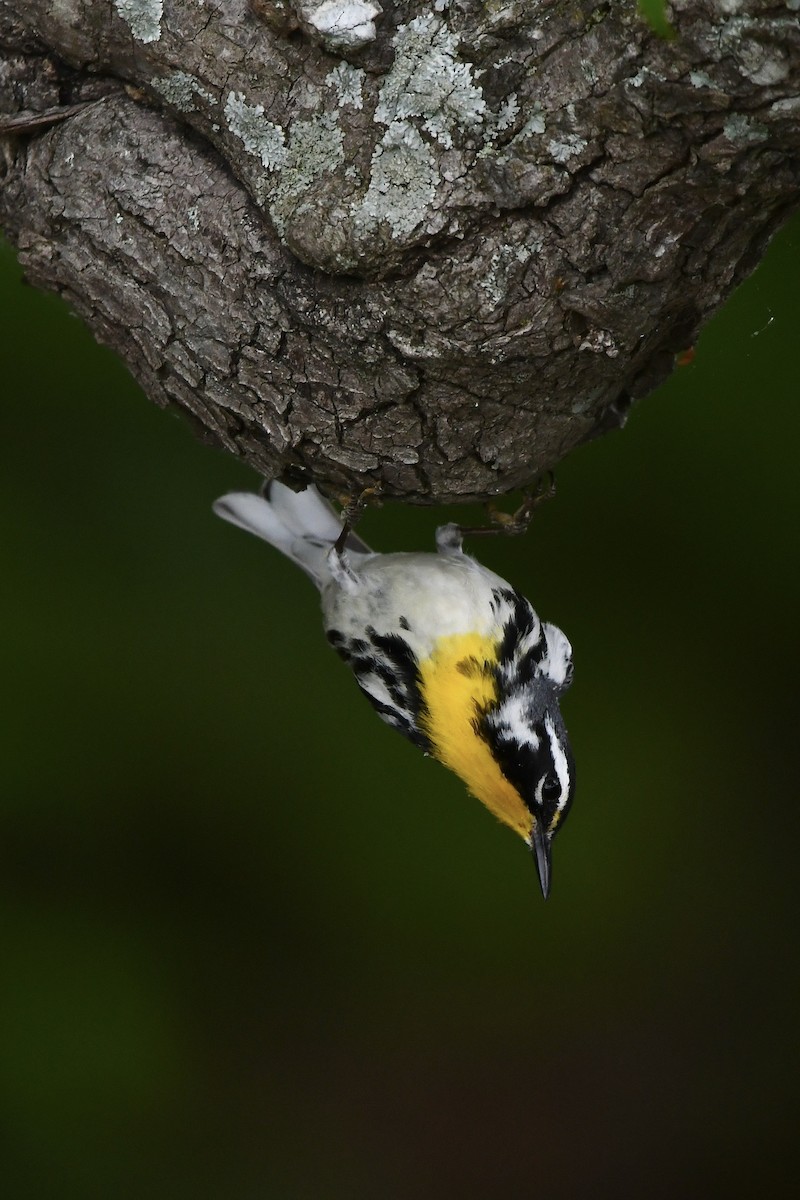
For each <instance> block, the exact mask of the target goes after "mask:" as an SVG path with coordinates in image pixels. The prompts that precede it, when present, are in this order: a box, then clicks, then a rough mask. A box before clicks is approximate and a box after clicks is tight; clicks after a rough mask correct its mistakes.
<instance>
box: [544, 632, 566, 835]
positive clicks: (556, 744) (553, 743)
mask: <svg viewBox="0 0 800 1200" xmlns="http://www.w3.org/2000/svg"><path fill="white" fill-rule="evenodd" d="M564 640H565V641H566V638H565V639H564ZM544 727H545V730H546V731H547V736H548V738H549V739H550V753H551V755H552V757H553V766H554V768H555V772H556V777H557V778H558V782H559V784H560V785H561V795H560V796H559V799H558V806H557V811H558V812H561V810H562V809H563V808H564V806H565V804H566V803H567V800H568V799H569V783H570V779H569V762H568V760H567V756H566V754H565V753H564V751H563V749H562V747H561V743H560V741H559V740H558V737H557V736H556V731H555V727H554V725H553V721H552V719H551V718H550V717H545V722H544Z"/></svg>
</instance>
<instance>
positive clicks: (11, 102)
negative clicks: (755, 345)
mask: <svg viewBox="0 0 800 1200" xmlns="http://www.w3.org/2000/svg"><path fill="white" fill-rule="evenodd" d="M799 10H800V0H786V2H785V3H769V2H767V0H674V2H673V3H672V4H671V6H669V12H670V15H671V19H672V24H673V26H674V28H675V30H676V34H677V36H676V37H675V38H674V39H673V40H670V41H665V40H662V39H660V38H659V37H657V36H656V35H655V34H654V33H653V32H652V30H651V29H650V28H649V26H648V25H647V24H646V23H645V22H644V21H643V19H642V18H641V16H640V15H639V13H638V9H637V6H636V4H635V3H633V2H632V0H615V2H613V3H599V4H598V3H596V2H593V3H589V2H588V0H538V2H536V0H527V2H523V0H508V2H502V0H497V2H495V3H491V4H486V3H483V4H479V3H477V2H475V0H433V2H428V3H421V2H419V0H397V2H396V3H394V2H391V0H383V3H382V10H381V6H380V5H378V4H375V3H361V2H345V0H342V2H341V3H333V2H332V0H326V2H325V3H321V2H307V3H289V2H288V0H252V2H251V3H247V2H246V0H219V2H215V3H214V4H210V3H204V0H113V2H101V3H98V2H94V3H90V2H89V0H58V2H55V0H27V2H26V0H0V144H2V148H3V150H4V155H3V156H2V157H0V223H2V225H3V226H4V228H5V230H6V232H7V233H8V235H9V236H10V237H11V238H12V239H13V240H14V241H15V243H16V244H17V246H18V248H19V253H20V258H21V261H22V263H23V264H24V266H25V269H26V272H27V274H28V276H29V278H30V279H31V280H32V282H34V283H35V284H37V285H38V286H42V287H46V288H52V289H55V290H57V291H58V292H60V293H61V294H62V295H64V296H65V297H66V298H67V299H68V300H69V302H70V304H71V305H72V306H73V307H74V308H75V309H76V310H77V311H78V312H79V313H80V314H81V315H82V316H83V317H84V319H85V320H86V322H87V323H88V324H89V326H90V327H91V329H92V330H93V332H94V333H95V334H96V336H97V337H98V338H99V339H100V340H102V341H104V342H106V343H108V344H109V345H110V346H112V347H113V348H114V349H115V350H116V351H117V352H118V353H119V354H120V355H121V356H122V357H123V358H124V359H125V360H126V362H127V363H128V364H129V365H130V368H131V370H132V371H133V373H134V375H135V376H136V378H137V380H138V381H139V383H140V384H141V386H142V387H143V389H144V390H145V392H146V393H147V394H148V395H149V396H150V397H151V398H152V399H153V400H155V401H156V402H157V403H158V404H161V405H174V406H177V407H179V408H180V409H182V410H183V411H184V412H186V413H189V414H191V416H192V417H193V419H194V420H195V422H196V423H197V424H198V425H199V427H200V428H201V429H202V431H203V432H204V435H205V436H207V437H208V438H210V439H211V440H212V441H214V442H215V443H217V444H219V445H221V446H223V447H225V448H226V449H228V450H229V451H231V452H232V453H234V454H236V455H238V456H239V457H241V458H243V459H244V460H246V461H247V462H249V463H250V464H251V465H252V466H253V467H255V468H256V469H257V470H259V471H261V472H263V473H264V474H267V475H270V476H273V475H280V474H283V475H285V476H286V477H287V478H289V479H290V480H291V479H298V480H299V479H301V478H307V477H311V478H314V479H315V480H316V481H317V482H319V483H321V484H322V485H323V486H324V487H326V488H327V489H328V490H329V491H335V492H338V493H343V492H354V491H358V490H359V489H360V488H362V487H365V486H377V487H379V488H381V489H382V490H383V492H384V494H385V495H388V496H395V497H402V498H404V499H406V500H410V501H416V502H426V501H431V500H437V501H455V500H466V499H476V498H486V497H489V496H493V495H497V494H499V493H502V492H505V491H508V490H509V489H511V488H514V487H517V486H520V485H524V484H526V483H528V482H529V481H530V480H531V479H532V478H533V477H534V476H536V475H537V474H538V473H539V472H541V471H542V470H544V469H546V468H549V467H552V466H553V465H554V464H555V463H556V462H557V461H558V460H559V459H560V458H561V457H563V455H564V454H565V453H567V451H569V450H570V449H571V448H572V447H573V446H576V445H577V444H579V443H580V442H582V441H585V440H586V439H587V438H591V437H593V436H595V435H596V434H598V433H599V432H602V431H603V430H604V429H607V428H609V427H611V426H613V425H615V424H617V425H618V424H619V423H620V422H621V421H622V419H623V418H624V414H625V411H626V409H627V407H628V406H629V404H630V403H631V401H632V400H633V399H635V398H638V397H640V396H642V395H644V394H645V393H647V392H648V391H650V390H651V389H652V388H653V387H655V386H656V384H658V383H659V382H661V380H663V379H664V377H665V376H666V375H667V374H668V373H669V371H670V370H671V369H672V366H673V363H674V356H675V353H676V351H679V350H681V349H683V348H684V347H686V346H688V345H690V344H691V343H692V341H693V339H694V337H695V335H696V333H697V331H698V329H699V328H700V327H701V326H702V324H703V323H704V322H705V321H706V320H707V319H708V318H709V316H710V315H711V314H712V313H713V312H714V311H715V310H716V309H717V308H719V306H720V304H721V303H722V302H723V301H724V299H725V298H726V296H727V295H728V294H729V293H730V291H731V290H732V288H733V287H735V285H736V284H737V283H738V282H739V281H740V280H741V279H742V278H743V277H744V276H745V275H746V274H747V273H748V272H749V271H751V270H752V268H753V267H754V266H755V264H756V263H757V262H758V259H759V257H760V255H761V254H762V252H763V250H764V248H765V245H766V243H767V241H768V240H769V238H770V236H771V235H772V233H773V232H774V231H775V230H776V229H777V228H778V226H779V225H780V224H781V223H782V222H783V221H784V220H785V218H786V217H787V216H788V214H789V212H790V211H791V210H792V208H793V207H794V206H796V205H797V203H798V199H799V198H800V11H799Z"/></svg>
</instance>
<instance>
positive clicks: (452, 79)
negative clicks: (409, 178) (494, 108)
mask: <svg viewBox="0 0 800 1200" xmlns="http://www.w3.org/2000/svg"><path fill="white" fill-rule="evenodd" d="M393 44H394V47H395V59H394V63H393V64H392V68H391V70H390V71H389V73H388V74H387V76H386V78H385V79H384V81H383V84H382V85H381V90H380V96H379V99H378V106H377V108H376V109H375V120H376V121H378V122H379V123H380V124H382V125H391V124H392V123H393V122H395V121H407V120H408V119H409V118H410V117H419V118H421V119H422V124H423V127H424V128H425V129H426V130H427V131H428V133H430V134H431V135H432V136H433V137H434V138H436V140H437V141H438V142H440V143H441V144H442V145H443V146H444V147H446V148H447V149H450V148H451V147H452V145H453V137H452V135H453V132H454V131H455V130H456V129H474V128H476V127H478V126H480V125H481V124H482V122H483V120H484V116H485V113H486V101H485V100H484V98H483V92H482V91H481V89H480V88H479V87H478V86H477V84H476V83H475V82H474V79H473V74H472V64H471V63H467V62H462V61H461V60H460V59H459V58H458V57H457V53H458V37H457V35H456V34H454V33H452V32H451V31H450V29H448V27H447V25H446V24H445V23H444V22H443V21H442V20H440V18H439V17H437V16H435V15H434V14H433V13H428V14H427V15H425V16H422V17H415V18H414V20H413V21H409V23H408V24H407V25H401V26H400V27H399V28H398V30H397V33H396V34H395V36H394V39H393Z"/></svg>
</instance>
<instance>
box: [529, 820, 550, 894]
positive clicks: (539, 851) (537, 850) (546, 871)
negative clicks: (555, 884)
mask: <svg viewBox="0 0 800 1200" xmlns="http://www.w3.org/2000/svg"><path fill="white" fill-rule="evenodd" d="M531 849H532V850H533V853H534V855H535V857H536V870H537V871H538V872H539V883H540V884H541V885H542V895H543V896H544V898H545V900H546V899H547V897H548V895H549V893H550V838H549V837H548V836H547V834H546V833H545V832H544V831H543V830H542V828H541V826H540V825H539V823H538V821H536V822H535V823H534V826H533V833H532V836H531Z"/></svg>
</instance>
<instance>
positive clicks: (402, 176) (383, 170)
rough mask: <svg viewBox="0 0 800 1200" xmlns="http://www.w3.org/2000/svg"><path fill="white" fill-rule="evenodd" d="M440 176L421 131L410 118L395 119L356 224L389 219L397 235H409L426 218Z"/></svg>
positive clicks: (378, 154) (378, 150)
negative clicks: (403, 119)
mask: <svg viewBox="0 0 800 1200" xmlns="http://www.w3.org/2000/svg"><path fill="white" fill-rule="evenodd" d="M439 178H440V176H439V170H438V167H437V165H436V159H435V158H434V156H433V154H432V153H431V148H430V146H429V145H428V144H427V142H425V141H424V139H423V138H422V136H421V134H420V132H419V130H418V129H417V128H416V127H415V126H414V125H412V124H411V123H410V122H409V121H393V122H392V124H391V125H390V126H389V128H388V129H387V130H386V133H385V134H384V135H383V138H382V139H381V141H380V143H379V144H378V145H377V146H376V147H375V153H374V154H373V156H372V163H371V168H370V181H369V187H368V188H367V192H366V194H365V196H364V198H363V200H362V201H361V204H360V205H359V206H358V207H357V209H356V211H355V213H354V221H355V224H356V225H357V226H362V227H363V226H364V225H372V224H375V223H378V222H383V221H385V222H386V224H387V225H388V226H389V228H390V229H391V231H392V233H393V234H394V236H395V237H406V236H407V235H408V234H410V233H412V232H413V231H414V229H416V227H417V226H418V225H419V224H420V222H421V221H423V220H424V218H425V216H426V214H427V211H428V209H429V207H430V205H431V204H432V203H433V201H434V198H435V196H436V185H437V183H438V182H439Z"/></svg>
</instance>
